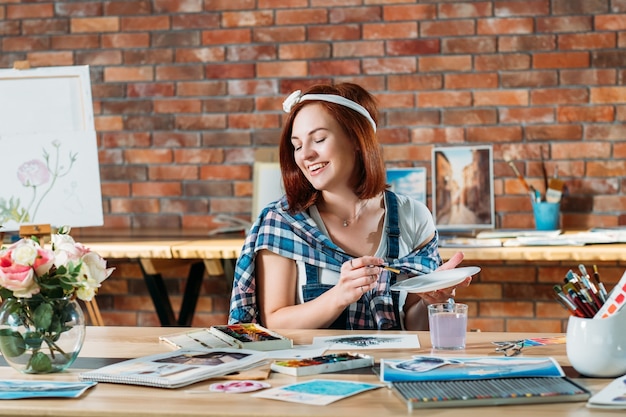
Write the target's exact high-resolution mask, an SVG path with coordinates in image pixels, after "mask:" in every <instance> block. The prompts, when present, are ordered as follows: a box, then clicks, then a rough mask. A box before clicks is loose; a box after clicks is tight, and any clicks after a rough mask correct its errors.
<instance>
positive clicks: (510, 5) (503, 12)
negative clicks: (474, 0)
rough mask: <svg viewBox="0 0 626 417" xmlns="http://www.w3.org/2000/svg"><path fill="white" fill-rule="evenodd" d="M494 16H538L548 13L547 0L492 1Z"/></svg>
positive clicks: (548, 4) (548, 2)
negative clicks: (521, 0)
mask: <svg viewBox="0 0 626 417" xmlns="http://www.w3.org/2000/svg"><path fill="white" fill-rule="evenodd" d="M493 12H494V13H493V14H494V15H495V16H502V17H508V16H533V17H534V16H540V15H547V14H550V1H549V0H526V1H523V2H520V1H498V2H495V3H494V11H493Z"/></svg>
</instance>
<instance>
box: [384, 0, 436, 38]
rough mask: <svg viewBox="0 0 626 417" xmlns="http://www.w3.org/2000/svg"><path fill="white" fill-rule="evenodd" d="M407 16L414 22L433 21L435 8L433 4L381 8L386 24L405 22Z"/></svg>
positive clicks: (385, 6)
mask: <svg viewBox="0 0 626 417" xmlns="http://www.w3.org/2000/svg"><path fill="white" fill-rule="evenodd" d="M407 16H411V20H415V21H421V20H434V19H436V18H437V6H436V5H433V4H401V5H384V6H383V19H384V20H385V21H386V22H393V21H398V20H407ZM409 37H412V36H409Z"/></svg>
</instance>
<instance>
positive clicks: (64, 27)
mask: <svg viewBox="0 0 626 417" xmlns="http://www.w3.org/2000/svg"><path fill="white" fill-rule="evenodd" d="M68 31H69V23H68V22H67V20H65V19H46V20H43V19H32V20H24V21H22V34H23V35H53V34H64V33H67V32H68Z"/></svg>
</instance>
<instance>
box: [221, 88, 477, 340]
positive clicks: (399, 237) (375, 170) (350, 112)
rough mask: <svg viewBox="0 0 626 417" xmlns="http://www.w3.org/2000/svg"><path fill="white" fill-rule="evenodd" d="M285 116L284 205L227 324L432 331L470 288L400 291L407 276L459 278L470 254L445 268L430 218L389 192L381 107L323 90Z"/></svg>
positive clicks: (261, 224)
mask: <svg viewBox="0 0 626 417" xmlns="http://www.w3.org/2000/svg"><path fill="white" fill-rule="evenodd" d="M283 108H284V110H285V111H286V112H288V113H289V115H288V116H287V120H286V123H285V126H284V128H283V131H282V134H281V138H280V167H281V177H282V181H283V184H284V188H285V196H284V197H283V198H281V199H280V200H278V201H277V202H275V203H270V204H269V205H267V206H266V207H265V208H264V209H263V210H262V211H261V213H260V215H259V216H258V218H257V219H256V221H255V223H254V224H253V226H252V228H251V229H250V232H249V234H248V236H247V238H246V242H245V244H244V248H243V250H242V253H241V255H240V257H239V259H238V260H237V264H236V268H235V281H234V287H233V293H232V299H231V311H230V317H229V322H231V323H236V322H260V323H262V324H263V325H265V326H267V327H270V328H293V327H299V328H339V329H401V328H406V329H413V330H418V329H426V328H427V327H428V318H427V314H426V313H427V310H426V307H427V305H428V304H431V303H435V302H443V301H446V300H448V299H449V298H450V297H452V296H453V295H454V289H455V287H456V286H460V285H461V286H466V285H468V284H469V282H470V280H471V277H468V278H467V279H465V280H463V281H462V282H457V283H455V285H451V286H449V287H447V288H438V289H437V290H435V291H432V292H429V293H420V294H417V293H409V292H407V291H391V286H392V285H394V284H395V283H396V282H399V281H402V280H404V279H406V278H408V277H410V276H415V275H421V274H427V273H430V272H433V271H434V270H436V269H438V268H441V269H450V268H454V267H455V266H456V265H457V264H458V263H460V262H461V260H462V255H459V256H456V257H453V258H452V259H451V260H450V261H448V263H446V264H445V265H444V266H441V257H440V256H439V252H438V248H437V233H436V230H435V226H434V223H433V220H432V214H431V213H430V211H429V210H428V208H427V207H426V206H425V205H424V204H423V203H421V202H419V201H417V200H414V199H412V198H410V197H407V196H404V195H399V194H395V193H393V192H391V191H389V190H388V186H387V184H386V172H385V165H384V159H383V156H382V149H381V146H380V144H379V143H378V139H377V137H376V127H377V121H378V110H377V107H376V102H375V99H374V97H373V96H372V95H371V94H370V93H369V92H367V91H366V90H365V89H363V88H362V87H360V86H358V85H356V84H349V83H343V84H337V85H316V86H313V87H311V88H309V89H308V90H307V91H305V92H301V91H296V92H294V93H292V94H291V95H290V96H289V97H288V98H287V100H285V103H284V105H283ZM406 271H410V272H406ZM296 317H297V319H294V318H296Z"/></svg>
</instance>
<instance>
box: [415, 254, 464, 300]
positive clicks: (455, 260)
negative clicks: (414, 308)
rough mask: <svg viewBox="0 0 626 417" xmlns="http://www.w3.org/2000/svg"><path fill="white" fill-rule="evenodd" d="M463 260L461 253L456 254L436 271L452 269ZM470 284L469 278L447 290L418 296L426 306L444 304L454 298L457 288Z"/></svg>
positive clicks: (443, 289)
mask: <svg viewBox="0 0 626 417" xmlns="http://www.w3.org/2000/svg"><path fill="white" fill-rule="evenodd" d="M463 258H464V255H463V252H457V253H455V254H454V255H453V256H452V257H451V258H450V259H448V261H447V262H445V263H443V264H442V265H441V266H440V267H439V268H437V269H436V271H444V270H448V269H454V268H456V267H457V266H458V265H459V264H460V263H461V262H462V261H463ZM471 282H472V277H471V276H470V277H467V278H466V279H465V280H464V281H463V282H461V283H460V284H457V285H454V286H452V287H448V288H442V289H440V290H437V291H431V292H425V293H422V294H420V297H422V300H424V303H426V304H436V303H445V302H447V301H448V299H450V298H454V296H455V294H456V289H457V288H464V287H467V286H469V285H470V283H471Z"/></svg>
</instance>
